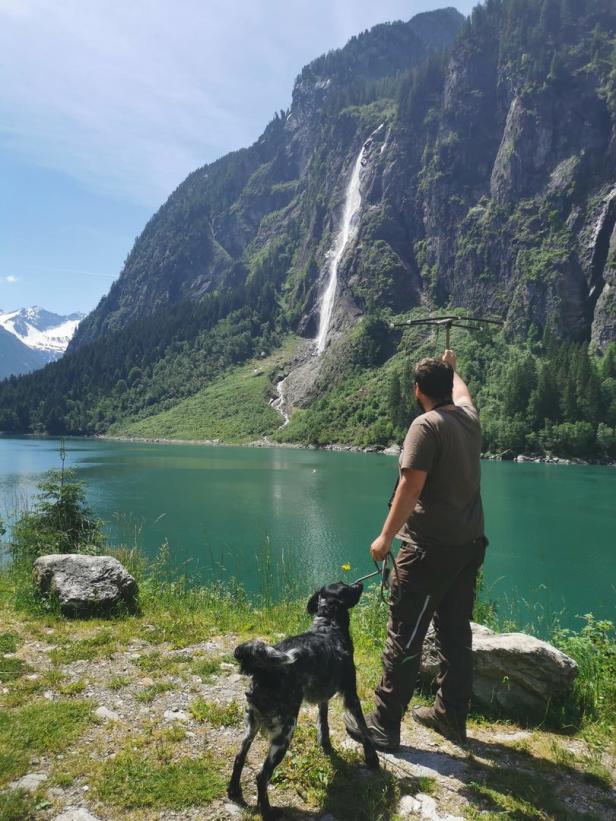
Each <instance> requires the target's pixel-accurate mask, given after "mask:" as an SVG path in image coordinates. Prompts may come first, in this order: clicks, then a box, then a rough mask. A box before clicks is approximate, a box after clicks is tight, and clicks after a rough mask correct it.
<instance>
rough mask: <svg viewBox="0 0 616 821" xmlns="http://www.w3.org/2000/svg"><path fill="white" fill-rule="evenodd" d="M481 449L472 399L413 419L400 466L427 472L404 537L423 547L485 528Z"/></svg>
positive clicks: (468, 537) (457, 541)
mask: <svg viewBox="0 0 616 821" xmlns="http://www.w3.org/2000/svg"><path fill="white" fill-rule="evenodd" d="M480 454H481V427H480V425H479V417H478V414H477V411H476V410H475V408H474V406H473V405H472V403H471V402H461V403H459V404H457V405H449V406H447V407H443V408H438V409H437V410H431V411H428V412H427V413H424V414H422V415H421V416H418V417H417V419H415V420H414V421H413V423H412V425H411V427H410V428H409V431H408V433H407V435H406V439H405V440H404V446H403V449H402V453H401V454H400V468H401V469H405V468H416V469H418V470H425V471H426V472H427V474H428V475H427V478H426V482H425V485H424V488H423V490H422V493H421V496H420V497H419V501H418V502H417V505H416V507H415V510H414V512H413V514H412V516H411V518H410V519H409V521H408V522H407V524H406V525H405V527H404V528H403V530H402V531H401V533H400V536H401V537H403V538H404V539H406V540H408V541H412V542H413V543H415V544H417V545H420V546H422V547H447V546H456V545H463V544H467V543H468V542H470V541H472V540H473V539H476V538H477V537H479V536H481V535H482V534H483V510H482V506H481V494H480V489H479V485H480V473H481V466H480Z"/></svg>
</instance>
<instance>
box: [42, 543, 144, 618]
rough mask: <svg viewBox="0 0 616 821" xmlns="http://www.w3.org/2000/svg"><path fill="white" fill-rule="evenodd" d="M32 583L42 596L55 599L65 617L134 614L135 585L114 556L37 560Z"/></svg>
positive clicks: (60, 555)
mask: <svg viewBox="0 0 616 821" xmlns="http://www.w3.org/2000/svg"><path fill="white" fill-rule="evenodd" d="M33 579H34V584H35V585H36V587H37V588H38V589H39V591H40V592H41V593H52V594H53V595H55V596H57V598H58V601H59V603H60V611H61V612H62V614H63V615H65V616H81V617H84V616H98V615H110V614H111V613H113V612H115V611H117V610H118V609H122V608H123V609H125V610H127V611H129V612H134V611H135V610H136V607H137V592H138V588H137V582H136V581H135V579H134V578H133V577H132V576H131V575H130V573H128V571H127V570H126V569H125V568H124V567H123V566H122V565H121V564H120V562H119V561H118V560H117V559H115V558H114V557H113V556H83V555H81V554H77V553H58V554H52V555H49V556H40V557H39V558H38V559H37V560H36V561H35V562H34V568H33Z"/></svg>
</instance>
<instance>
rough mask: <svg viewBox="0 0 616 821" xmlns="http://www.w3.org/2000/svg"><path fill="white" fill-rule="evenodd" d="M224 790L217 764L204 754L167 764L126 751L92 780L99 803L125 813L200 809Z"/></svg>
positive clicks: (223, 779) (104, 765)
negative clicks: (128, 811)
mask: <svg viewBox="0 0 616 821" xmlns="http://www.w3.org/2000/svg"><path fill="white" fill-rule="evenodd" d="M225 788H226V778H225V776H224V774H223V772H222V768H221V766H220V762H217V761H215V760H214V759H213V758H212V756H210V755H208V754H205V755H203V756H200V757H199V758H198V759H193V758H187V757H184V758H180V759H178V760H177V761H171V762H167V761H157V760H155V759H153V758H152V757H150V756H144V755H143V754H142V753H134V752H132V751H128V750H126V751H123V752H121V753H120V754H119V755H117V756H116V757H115V758H114V759H113V760H112V761H108V762H105V763H104V764H103V765H102V766H101V767H100V769H99V771H98V773H97V774H96V776H95V779H94V790H95V793H96V795H97V797H98V798H99V800H100V801H104V802H105V803H106V804H110V805H112V806H115V807H121V808H122V809H125V810H129V809H133V808H145V807H156V808H166V809H172V810H181V809H182V808H184V807H190V806H202V805H204V804H209V803H210V802H211V801H213V800H214V799H216V798H222V796H223V795H224V794H225Z"/></svg>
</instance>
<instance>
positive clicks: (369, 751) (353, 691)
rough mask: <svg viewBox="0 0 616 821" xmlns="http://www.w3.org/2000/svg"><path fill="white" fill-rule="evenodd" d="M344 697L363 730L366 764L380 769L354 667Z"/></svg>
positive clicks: (346, 706)
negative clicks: (360, 699)
mask: <svg viewBox="0 0 616 821" xmlns="http://www.w3.org/2000/svg"><path fill="white" fill-rule="evenodd" d="M343 698H344V706H345V708H346V709H347V710H348V711H349V713H351V715H352V716H353V718H354V719H355V721H356V722H357V726H358V727H359V730H360V732H361V737H362V743H363V747H364V757H365V759H366V765H367V766H368V767H370V768H371V769H374V770H378V769H379V757H378V755H377V754H376V750H375V749H374V744H373V743H372V740H371V738H370V735H369V734H368V727H367V726H366V719H365V718H364V714H363V712H362V709H361V703H360V701H359V696H358V695H357V685H356V683H355V670H354V669H353V672H352V675H351V676H349V682H348V686H347V689H345V691H344V692H343Z"/></svg>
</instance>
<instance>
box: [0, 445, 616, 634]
mask: <svg viewBox="0 0 616 821" xmlns="http://www.w3.org/2000/svg"><path fill="white" fill-rule="evenodd" d="M66 448H67V465H68V466H70V467H74V468H75V469H76V470H77V473H78V476H79V478H80V479H81V480H83V481H84V482H85V483H86V486H87V495H88V502H89V504H90V506H91V507H92V509H93V510H94V511H95V513H96V514H97V515H98V516H100V517H101V518H102V519H103V520H104V521H105V522H106V523H107V533H108V536H109V539H110V541H111V542H112V543H114V544H119V543H133V542H134V540H135V538H136V539H137V540H138V542H139V544H140V545H141V547H142V548H143V550H144V551H145V552H146V553H147V554H148V555H149V556H151V557H154V556H155V555H156V554H157V552H158V550H159V547H160V545H161V544H162V543H163V542H165V541H166V542H167V543H168V545H169V551H170V556H171V562H172V564H173V565H174V567H175V568H176V569H177V570H178V571H179V572H182V573H186V574H188V575H189V576H191V577H192V578H194V579H198V580H202V581H203V580H208V579H213V578H223V579H228V578H230V577H235V578H237V579H239V580H240V581H241V582H242V583H243V584H244V585H245V586H246V588H247V589H248V590H249V591H251V592H258V591H259V590H263V589H264V586H267V585H269V584H271V583H272V579H273V584H274V587H275V586H276V585H277V584H278V583H279V582H280V581H281V580H282V578H283V577H284V576H285V574H292V575H293V576H294V577H295V579H296V580H297V581H298V583H299V585H300V586H301V588H302V589H314V588H315V587H318V586H320V585H321V584H324V583H326V582H328V581H330V580H333V579H336V578H340V577H341V576H343V575H344V574H343V573H342V571H341V570H340V565H341V564H342V563H343V562H350V564H351V565H352V570H351V571H350V572H349V573H348V577H349V579H354V578H356V577H357V576H360V575H364V574H365V573H368V572H370V570H372V569H373V566H372V565H371V562H370V559H369V555H368V546H369V544H370V542H371V541H372V539H373V538H374V537H375V536H376V535H377V534H378V532H379V530H380V527H381V524H382V519H383V517H384V515H385V513H386V510H387V508H386V502H387V499H388V498H389V495H390V492H391V487H392V484H393V482H394V480H395V475H396V460H395V459H393V458H392V457H388V456H383V455H379V454H362V453H334V452H328V451H314V450H295V449H287V448H262V449H257V448H241V447H222V446H221V447H209V446H198V445H196V446H192V445H168V444H134V443H128V442H112V441H106V440H91V439H67V440H66ZM59 465H60V460H59V441H58V440H54V439H34V438H27V437H23V438H19V437H15V438H13V437H11V438H8V437H0V500H1V501H0V516H2V518H4V519H5V521H6V520H7V519H8V521H9V522H10V519H11V516H12V515H13V513H14V511H15V510H16V509H19V508H23V506H24V505H25V504H27V502H28V500H31V499H32V497H33V495H34V488H35V484H36V482H37V480H38V479H40V477H41V475H42V474H43V473H44V472H45V471H46V470H49V469H50V468H56V467H59ZM482 475H483V480H482V481H483V484H482V487H483V500H484V507H485V513H486V533H487V535H488V537H489V538H490V547H489V549H488V556H487V560H486V565H485V592H486V594H487V595H489V596H490V598H492V599H494V600H495V601H496V602H497V604H498V606H499V608H500V611H501V613H503V614H507V615H508V614H510V613H511V614H512V615H513V616H514V617H515V618H517V619H519V620H520V621H521V622H522V623H526V622H529V621H532V622H534V624H535V625H536V626H538V627H539V628H541V625H542V623H543V624H544V625H545V624H547V623H548V622H549V621H550V619H551V616H552V614H553V613H561V622H562V623H563V624H565V625H566V626H570V627H575V626H576V625H579V623H580V622H579V618H578V617H579V616H580V615H581V614H584V613H588V612H592V613H594V614H595V615H596V616H598V617H602V618H610V619H612V620H614V619H616V572H615V571H616V504H615V503H616V469H614V468H605V467H591V466H573V465H571V466H560V465H544V464H513V463H509V462H484V463H483V465H482ZM270 560H271V564H268V561H270ZM272 566H273V568H274V570H273V571H270V570H268V567H272ZM281 568H284V569H281Z"/></svg>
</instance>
